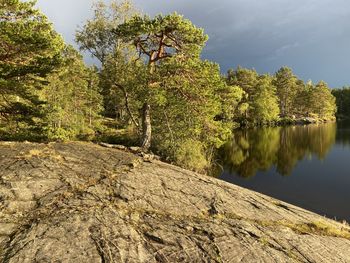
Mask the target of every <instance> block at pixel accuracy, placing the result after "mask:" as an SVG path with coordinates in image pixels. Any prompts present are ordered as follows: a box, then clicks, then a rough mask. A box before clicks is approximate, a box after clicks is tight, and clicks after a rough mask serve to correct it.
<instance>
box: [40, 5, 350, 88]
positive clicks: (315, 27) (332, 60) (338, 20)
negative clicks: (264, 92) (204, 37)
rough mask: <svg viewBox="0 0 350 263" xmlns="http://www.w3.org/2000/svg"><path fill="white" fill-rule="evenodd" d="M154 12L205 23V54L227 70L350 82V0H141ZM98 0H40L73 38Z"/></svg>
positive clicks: (332, 82) (335, 84)
mask: <svg viewBox="0 0 350 263" xmlns="http://www.w3.org/2000/svg"><path fill="white" fill-rule="evenodd" d="M135 3H136V5H137V7H138V8H139V9H141V10H142V11H144V12H146V13H148V14H150V15H154V14H157V13H163V14H166V13H169V12H173V11H177V12H178V13H181V14H184V15H185V17H186V18H189V19H190V20H191V21H192V22H193V23H194V24H195V25H197V26H200V27H203V28H204V29H205V32H206V33H207V34H208V35H209V37H210V40H209V41H208V43H207V46H206V48H205V50H204V53H203V57H204V58H208V59H210V60H213V61H215V62H218V63H219V64H220V66H221V69H222V71H223V72H226V71H227V69H228V68H230V67H233V68H235V67H237V65H241V66H244V67H248V68H255V69H256V70H257V71H258V72H260V73H265V72H269V73H273V72H275V71H276V70H277V69H278V68H280V67H281V66H284V65H287V66H290V67H292V68H293V70H294V72H295V73H296V74H297V75H298V76H299V77H301V78H302V79H304V80H309V79H311V80H312V81H314V82H318V81H319V80H325V81H326V82H327V83H328V84H329V85H330V86H332V87H340V86H343V85H350V1H349V0H135ZM91 4H92V0H49V1H48V0H38V4H37V6H38V7H40V8H41V9H42V11H43V12H44V13H45V14H46V15H47V16H48V17H49V18H50V19H51V21H52V22H53V23H54V25H55V28H56V30H57V31H58V32H60V33H61V34H62V35H63V36H64V38H65V39H66V41H67V42H69V43H73V41H74V40H73V39H74V33H75V30H76V29H77V28H78V26H79V25H80V26H81V25H82V24H83V23H84V21H85V20H86V19H87V18H89V17H90V16H91V8H90V7H91Z"/></svg>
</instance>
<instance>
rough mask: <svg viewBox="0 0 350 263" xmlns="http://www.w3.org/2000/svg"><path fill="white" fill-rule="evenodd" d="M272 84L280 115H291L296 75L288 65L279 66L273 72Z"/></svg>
mask: <svg viewBox="0 0 350 263" xmlns="http://www.w3.org/2000/svg"><path fill="white" fill-rule="evenodd" d="M273 84H274V85H275V86H276V90H277V95H278V98H279V105H280V110H281V117H287V116H291V115H292V114H293V107H294V105H293V102H294V100H295V97H296V93H297V91H298V90H297V87H298V86H297V77H296V76H295V75H294V74H293V72H292V70H291V69H290V68H288V67H282V68H280V69H279V70H278V71H277V72H276V74H275V80H274V82H273Z"/></svg>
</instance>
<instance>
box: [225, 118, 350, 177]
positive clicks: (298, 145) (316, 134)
mask: <svg viewBox="0 0 350 263" xmlns="http://www.w3.org/2000/svg"><path fill="white" fill-rule="evenodd" d="M342 131H343V130H342V129H339V130H338V136H337V124H336V123H327V124H320V125H308V126H289V127H270V128H255V129H249V130H239V131H237V132H235V134H234V137H233V139H232V140H231V141H230V142H228V143H227V144H226V145H225V146H224V147H223V149H222V151H221V160H222V162H223V166H224V167H225V170H226V171H227V172H229V173H231V174H232V173H235V174H237V175H239V176H241V177H252V176H255V175H256V173H257V172H258V171H268V170H270V169H272V168H275V169H276V171H277V172H278V173H279V174H280V175H283V176H287V175H290V174H291V173H292V171H293V169H294V168H295V166H296V165H297V163H298V162H299V161H301V160H303V159H305V158H311V157H312V156H316V157H317V158H318V159H320V160H323V159H324V158H325V157H326V156H327V154H328V152H329V151H330V150H331V148H332V146H333V145H334V144H335V142H336V137H337V140H342V143H343V144H345V143H347V144H350V133H349V132H348V131H344V132H342Z"/></svg>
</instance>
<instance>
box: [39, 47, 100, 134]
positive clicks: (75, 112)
mask: <svg viewBox="0 0 350 263" xmlns="http://www.w3.org/2000/svg"><path fill="white" fill-rule="evenodd" d="M62 58H63V62H62V65H61V66H60V68H59V69H58V70H57V71H56V72H54V73H51V74H50V75H49V76H48V78H47V80H48V82H49V84H48V85H47V86H46V87H45V88H44V89H43V90H42V91H41V98H42V99H43V100H45V101H46V109H47V111H48V116H47V121H48V127H47V130H48V137H49V139H63V140H67V139H77V138H80V139H84V138H88V136H94V134H95V131H96V130H97V129H98V128H99V127H100V115H99V114H100V112H101V111H102V97H101V95H100V93H99V86H98V74H97V71H96V69H94V68H88V67H86V66H85V64H84V62H83V58H82V56H81V55H80V54H79V53H78V52H77V51H76V50H75V49H74V48H73V47H71V46H67V47H66V48H65V49H64V51H63V54H62Z"/></svg>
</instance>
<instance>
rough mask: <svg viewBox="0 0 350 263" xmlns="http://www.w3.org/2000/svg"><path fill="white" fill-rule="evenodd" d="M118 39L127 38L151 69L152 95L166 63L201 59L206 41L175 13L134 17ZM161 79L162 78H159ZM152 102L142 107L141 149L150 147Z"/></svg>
mask: <svg viewBox="0 0 350 263" xmlns="http://www.w3.org/2000/svg"><path fill="white" fill-rule="evenodd" d="M114 32H115V34H116V36H117V37H118V38H124V39H125V40H126V41H130V42H131V43H133V44H134V45H135V48H136V49H137V51H138V53H139V58H140V59H142V58H144V59H145V63H146V64H147V66H148V69H149V74H150V77H149V83H148V85H147V86H148V88H149V90H150V91H151V90H152V86H154V85H155V83H156V81H155V79H156V78H157V74H156V70H157V68H158V67H159V65H160V64H161V62H162V61H163V60H166V59H167V58H171V57H174V56H177V58H178V59H179V60H183V61H186V60H187V59H191V58H196V57H199V55H200V52H201V49H202V47H203V45H204V43H205V42H206V40H207V36H206V35H204V33H203V30H202V29H199V28H196V27H195V26H193V25H192V23H191V22H190V21H189V20H186V19H184V18H183V17H182V16H180V15H178V14H176V13H174V14H171V15H166V16H162V15H159V16H156V17H155V18H153V19H151V18H150V17H148V16H143V17H141V16H134V17H133V18H132V19H130V20H128V21H127V22H126V23H124V24H121V25H119V26H118V27H117V28H116V29H115V30H114ZM158 76H159V75H158ZM149 101H150V99H149V98H147V96H146V97H145V99H144V103H143V106H142V112H143V115H142V143H141V145H142V147H143V148H144V150H146V151H147V150H148V149H149V148H150V146H151V136H152V135H151V134H152V128H151V117H150V110H151V105H150V102H149Z"/></svg>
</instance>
